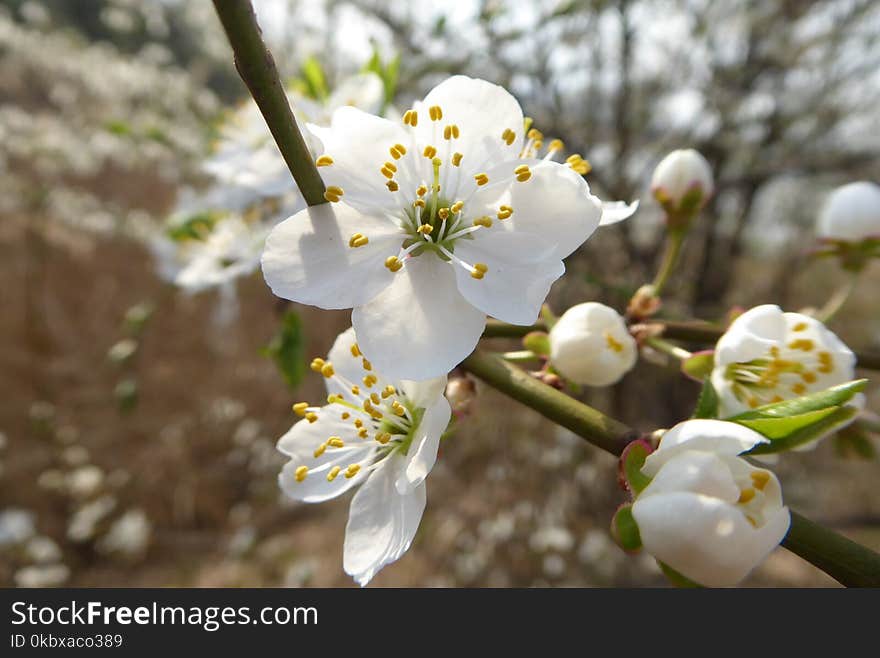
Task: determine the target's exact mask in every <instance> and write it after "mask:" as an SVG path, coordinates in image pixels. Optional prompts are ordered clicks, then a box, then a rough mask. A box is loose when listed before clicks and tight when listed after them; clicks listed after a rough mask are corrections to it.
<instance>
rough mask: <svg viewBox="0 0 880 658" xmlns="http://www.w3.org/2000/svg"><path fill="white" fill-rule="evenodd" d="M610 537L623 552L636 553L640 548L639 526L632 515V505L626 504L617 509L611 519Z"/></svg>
mask: <svg viewBox="0 0 880 658" xmlns="http://www.w3.org/2000/svg"><path fill="white" fill-rule="evenodd" d="M611 535H612V536H613V537H614V540H615V541H616V542H617V544H618V545H619V546H620V547H621V548H622V549H623V550H625V551H638V550H640V549H641V548H642V536H641V535H640V534H639V525H638V524H637V523H636V520H635V518H634V517H633V514H632V505H630V504H629V503H626V504H624V505H621V506H620V507H618V508H617V511H616V512H615V513H614V517H613V518H612V519H611Z"/></svg>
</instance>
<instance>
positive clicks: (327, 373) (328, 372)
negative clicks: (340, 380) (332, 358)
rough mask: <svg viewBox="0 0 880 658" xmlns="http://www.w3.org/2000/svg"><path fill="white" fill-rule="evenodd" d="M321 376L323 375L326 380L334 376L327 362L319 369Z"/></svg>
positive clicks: (331, 366)
mask: <svg viewBox="0 0 880 658" xmlns="http://www.w3.org/2000/svg"><path fill="white" fill-rule="evenodd" d="M321 374H322V375H324V376H325V377H326V378H327V379H330V378H331V377H332V376H333V375H335V374H336V371H335V370H333V364H332V363H330V362H329V361H328V362H327V363H325V364H324V367H323V368H321Z"/></svg>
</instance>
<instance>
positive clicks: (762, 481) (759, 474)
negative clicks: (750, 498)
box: [749, 471, 770, 491]
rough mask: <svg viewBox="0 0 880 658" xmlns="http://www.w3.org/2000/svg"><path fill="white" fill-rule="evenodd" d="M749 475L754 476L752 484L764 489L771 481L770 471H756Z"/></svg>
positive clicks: (760, 489) (756, 487)
mask: <svg viewBox="0 0 880 658" xmlns="http://www.w3.org/2000/svg"><path fill="white" fill-rule="evenodd" d="M749 477H751V478H752V484H754V485H755V489H757V490H758V491H763V490H764V487H766V486H767V483H768V482H770V473H769V472H768V471H754V472H753V473H752V474H751V475H750V476H749Z"/></svg>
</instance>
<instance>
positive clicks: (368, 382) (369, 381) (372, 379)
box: [363, 375, 379, 388]
mask: <svg viewBox="0 0 880 658" xmlns="http://www.w3.org/2000/svg"><path fill="white" fill-rule="evenodd" d="M377 381H379V380H378V379H377V378H376V375H367V376H365V377H364V379H363V382H364V386H366V387H367V388H371V387H372V386H373V384H375V383H376V382H377Z"/></svg>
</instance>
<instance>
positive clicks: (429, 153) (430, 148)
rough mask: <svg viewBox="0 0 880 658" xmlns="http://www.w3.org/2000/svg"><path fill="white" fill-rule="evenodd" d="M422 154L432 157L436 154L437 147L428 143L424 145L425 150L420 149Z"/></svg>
mask: <svg viewBox="0 0 880 658" xmlns="http://www.w3.org/2000/svg"><path fill="white" fill-rule="evenodd" d="M422 155H424V156H425V157H426V158H433V157H434V156H435V155H437V149H435V148H434V147H433V146H431V145H430V144H429V145H428V146H426V147H425V150H424V151H422Z"/></svg>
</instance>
